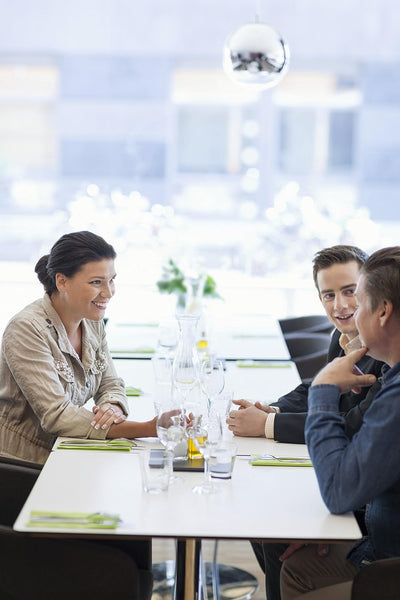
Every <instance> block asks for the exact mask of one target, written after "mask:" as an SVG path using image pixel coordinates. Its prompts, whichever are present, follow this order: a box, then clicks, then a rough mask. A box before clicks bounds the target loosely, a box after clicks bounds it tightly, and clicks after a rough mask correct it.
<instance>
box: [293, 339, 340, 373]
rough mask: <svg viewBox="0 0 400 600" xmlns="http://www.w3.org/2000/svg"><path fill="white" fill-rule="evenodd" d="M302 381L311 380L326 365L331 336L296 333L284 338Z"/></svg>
mask: <svg viewBox="0 0 400 600" xmlns="http://www.w3.org/2000/svg"><path fill="white" fill-rule="evenodd" d="M285 341H286V345H287V347H288V350H289V354H290V357H291V359H292V360H293V362H294V363H295V364H296V366H297V370H298V371H299V375H300V377H301V379H302V381H309V380H310V379H312V378H313V377H314V376H315V375H316V374H317V373H318V371H319V370H320V369H322V368H323V367H324V366H325V365H326V361H327V357H328V349H329V344H330V342H331V336H330V335H329V334H326V333H298V334H296V335H295V334H292V335H291V336H290V337H289V336H288V337H285Z"/></svg>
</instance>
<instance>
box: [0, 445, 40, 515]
mask: <svg viewBox="0 0 400 600" xmlns="http://www.w3.org/2000/svg"><path fill="white" fill-rule="evenodd" d="M41 468H42V465H39V464H37V463H29V462H26V461H23V460H19V459H16V458H8V457H6V456H0V489H1V493H0V524H1V525H9V526H12V525H13V524H14V521H15V520H16V518H17V516H18V514H19V513H20V511H21V509H22V507H23V505H24V504H25V501H26V499H27V497H28V496H29V494H30V491H31V489H32V488H33V486H34V484H35V482H36V479H37V478H38V476H39V473H40V471H41Z"/></svg>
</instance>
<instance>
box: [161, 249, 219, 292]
mask: <svg viewBox="0 0 400 600" xmlns="http://www.w3.org/2000/svg"><path fill="white" fill-rule="evenodd" d="M157 287H158V291H159V292H161V294H178V295H180V294H186V292H187V288H186V285H185V275H184V273H183V272H182V271H181V269H180V268H179V267H178V265H177V264H176V263H175V261H174V260H173V259H172V258H170V259H169V261H168V262H167V264H166V265H164V266H163V267H162V273H161V278H160V279H159V280H158V281H157ZM203 296H205V297H208V298H221V296H220V295H219V294H218V292H217V284H216V282H215V280H214V279H213V277H211V275H206V276H205V282H204V288H203Z"/></svg>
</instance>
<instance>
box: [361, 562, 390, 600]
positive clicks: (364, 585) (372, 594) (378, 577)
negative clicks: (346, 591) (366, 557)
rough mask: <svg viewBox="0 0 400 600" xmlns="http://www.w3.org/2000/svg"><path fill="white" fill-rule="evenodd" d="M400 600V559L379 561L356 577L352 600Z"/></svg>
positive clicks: (364, 568) (363, 569)
mask: <svg viewBox="0 0 400 600" xmlns="http://www.w3.org/2000/svg"><path fill="white" fill-rule="evenodd" d="M377 598H379V600H399V598H400V557H398V558H385V559H382V560H377V561H375V562H373V563H371V564H370V565H368V566H366V567H363V568H362V569H361V570H360V571H359V572H358V573H357V575H356V576H355V578H354V581H353V587H352V591H351V600H376V599H377Z"/></svg>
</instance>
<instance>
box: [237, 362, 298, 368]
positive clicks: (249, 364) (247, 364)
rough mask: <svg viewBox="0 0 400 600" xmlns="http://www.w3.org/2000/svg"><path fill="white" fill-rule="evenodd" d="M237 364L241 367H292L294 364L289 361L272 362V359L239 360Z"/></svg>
mask: <svg viewBox="0 0 400 600" xmlns="http://www.w3.org/2000/svg"><path fill="white" fill-rule="evenodd" d="M236 365H237V366H238V367H240V368H241V369H291V368H292V365H291V364H290V363H289V362H281V363H276V362H271V361H254V360H239V361H237V363H236Z"/></svg>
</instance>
